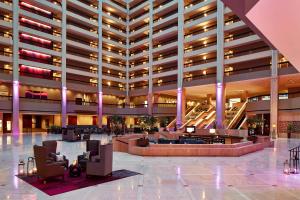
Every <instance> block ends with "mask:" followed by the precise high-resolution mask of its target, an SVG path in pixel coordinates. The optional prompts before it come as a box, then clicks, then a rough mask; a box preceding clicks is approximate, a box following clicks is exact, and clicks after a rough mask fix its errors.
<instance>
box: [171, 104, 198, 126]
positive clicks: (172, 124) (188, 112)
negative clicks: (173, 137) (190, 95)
mask: <svg viewBox="0 0 300 200" xmlns="http://www.w3.org/2000/svg"><path fill="white" fill-rule="evenodd" d="M200 105H201V104H200V103H197V104H196V106H194V107H190V108H188V109H187V112H186V115H185V121H186V122H187V121H189V120H190V116H191V115H193V114H194V113H195V111H196V110H197V109H198V108H199V106H200ZM175 125H176V117H175V119H174V120H173V121H171V122H170V123H169V125H168V126H167V129H169V130H170V129H172V128H174V127H175ZM182 127H183V125H182V126H181V127H180V128H182Z"/></svg>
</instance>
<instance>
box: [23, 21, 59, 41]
mask: <svg viewBox="0 0 300 200" xmlns="http://www.w3.org/2000/svg"><path fill="white" fill-rule="evenodd" d="M20 32H22V33H26V34H29V35H33V36H35V37H40V38H44V39H48V40H51V41H53V42H59V43H60V42H61V37H60V33H59V31H57V30H55V29H53V28H52V27H51V26H49V25H46V24H43V23H39V22H37V21H34V20H31V19H27V18H24V17H21V18H20Z"/></svg>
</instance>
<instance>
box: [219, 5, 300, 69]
mask: <svg viewBox="0 0 300 200" xmlns="http://www.w3.org/2000/svg"><path fill="white" fill-rule="evenodd" d="M222 1H223V2H224V4H225V5H226V6H228V7H230V8H231V9H232V11H233V12H234V13H235V14H236V15H238V16H239V17H240V19H241V20H243V21H244V22H245V23H246V24H247V25H248V26H249V28H251V29H252V30H253V31H254V32H255V33H256V34H257V35H259V36H260V37H261V38H262V39H263V40H264V41H265V42H266V43H267V44H268V45H269V46H270V47H271V48H273V49H275V48H276V49H278V50H279V51H280V52H281V53H282V54H283V55H284V56H285V57H286V58H287V59H288V60H289V61H290V62H291V63H292V64H293V65H294V66H295V67H296V69H297V70H298V71H300V56H299V52H300V40H299V39H298V37H299V35H300V23H299V19H300V12H299V7H300V1H295V0H286V1H274V0H222Z"/></svg>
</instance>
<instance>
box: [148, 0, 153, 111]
mask: <svg viewBox="0 0 300 200" xmlns="http://www.w3.org/2000/svg"><path fill="white" fill-rule="evenodd" d="M149 16H150V17H149V33H148V34H149V35H148V36H149V42H148V44H149V46H148V52H149V53H148V59H149V62H148V70H149V71H148V73H149V79H148V98H147V103H148V114H149V115H152V113H153V90H152V88H153V81H152V73H153V71H152V64H153V41H152V35H153V0H149Z"/></svg>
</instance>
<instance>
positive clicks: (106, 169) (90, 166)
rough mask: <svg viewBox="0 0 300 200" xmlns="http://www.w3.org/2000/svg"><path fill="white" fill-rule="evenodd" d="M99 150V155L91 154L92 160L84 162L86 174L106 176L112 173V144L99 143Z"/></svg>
mask: <svg viewBox="0 0 300 200" xmlns="http://www.w3.org/2000/svg"><path fill="white" fill-rule="evenodd" d="M99 151H100V155H99V156H93V157H92V161H88V162H87V163H86V175H87V176H91V175H92V176H107V175H109V174H111V173H112V163H113V146H112V144H111V143H110V144H106V145H100V148H99Z"/></svg>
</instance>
